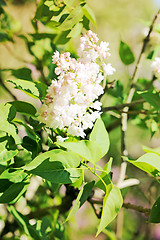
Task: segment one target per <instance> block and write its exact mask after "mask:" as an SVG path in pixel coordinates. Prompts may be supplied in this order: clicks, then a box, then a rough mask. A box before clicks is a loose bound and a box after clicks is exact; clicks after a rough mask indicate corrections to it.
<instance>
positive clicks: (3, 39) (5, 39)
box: [0, 32, 10, 42]
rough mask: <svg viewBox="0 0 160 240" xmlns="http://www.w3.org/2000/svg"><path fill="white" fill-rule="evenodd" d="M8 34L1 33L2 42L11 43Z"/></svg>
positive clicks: (0, 39) (0, 40)
mask: <svg viewBox="0 0 160 240" xmlns="http://www.w3.org/2000/svg"><path fill="white" fill-rule="evenodd" d="M9 40H10V39H9V37H8V34H7V33H5V32H0V42H6V41H9Z"/></svg>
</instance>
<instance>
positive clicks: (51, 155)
mask: <svg viewBox="0 0 160 240" xmlns="http://www.w3.org/2000/svg"><path fill="white" fill-rule="evenodd" d="M79 164H80V158H79V157H78V156H77V155H76V154H75V153H72V152H65V151H62V150H59V151H57V149H56V150H52V151H49V152H46V153H43V154H41V155H39V156H37V157H36V158H35V159H34V160H33V161H32V162H31V163H30V164H28V165H27V166H26V167H24V168H25V169H29V170H30V171H29V173H32V174H34V175H38V176H40V177H42V178H44V179H46V180H48V181H51V182H53V183H64V184H65V183H66V184H67V183H73V182H76V181H77V180H78V179H79V178H80V176H81V169H77V167H78V166H79ZM35 165H36V166H37V167H35Z"/></svg>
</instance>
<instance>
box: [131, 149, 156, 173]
mask: <svg viewBox="0 0 160 240" xmlns="http://www.w3.org/2000/svg"><path fill="white" fill-rule="evenodd" d="M127 161H128V162H130V163H132V164H133V165H135V166H136V167H138V168H140V169H141V170H143V171H145V172H147V173H149V174H151V175H152V176H154V177H156V176H157V174H158V173H159V172H160V156H159V155H157V154H154V153H146V154H144V155H143V156H141V157H140V158H138V159H137V160H129V159H127Z"/></svg>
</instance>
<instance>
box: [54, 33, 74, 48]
mask: <svg viewBox="0 0 160 240" xmlns="http://www.w3.org/2000/svg"><path fill="white" fill-rule="evenodd" d="M69 33H70V30H67V31H63V32H61V33H60V34H58V35H57V37H56V38H55V41H54V43H55V44H60V45H63V44H66V43H67V42H68V41H69V40H70V38H69V37H67V36H68V35H69Z"/></svg>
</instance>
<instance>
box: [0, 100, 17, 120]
mask: <svg viewBox="0 0 160 240" xmlns="http://www.w3.org/2000/svg"><path fill="white" fill-rule="evenodd" d="M0 116H1V118H0V121H12V120H13V119H14V118H15V116H16V109H15V108H14V107H13V106H11V105H10V104H8V103H2V104H0Z"/></svg>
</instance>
